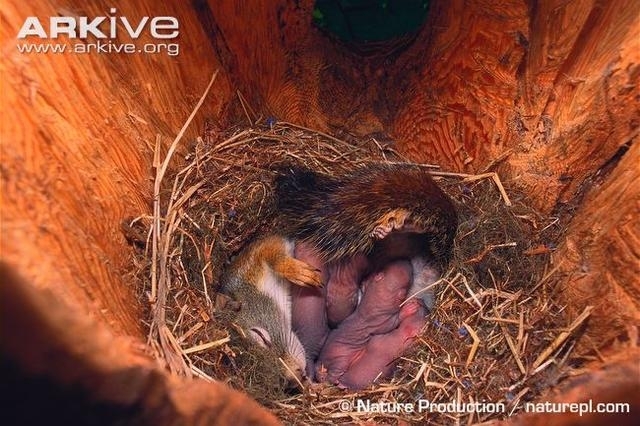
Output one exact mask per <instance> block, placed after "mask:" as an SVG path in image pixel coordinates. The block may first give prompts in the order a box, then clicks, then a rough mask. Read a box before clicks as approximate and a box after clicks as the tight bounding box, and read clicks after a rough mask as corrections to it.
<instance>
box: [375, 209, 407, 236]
mask: <svg viewBox="0 0 640 426" xmlns="http://www.w3.org/2000/svg"><path fill="white" fill-rule="evenodd" d="M408 217H409V212H408V211H407V210H405V209H395V210H391V211H390V212H389V213H387V214H385V215H384V216H382V217H381V218H380V220H378V222H376V226H375V227H374V228H373V232H371V237H373V238H375V239H377V240H382V239H383V238H385V237H386V236H387V235H389V233H391V231H393V230H396V229H402V227H403V226H404V222H405V220H407V218H408Z"/></svg>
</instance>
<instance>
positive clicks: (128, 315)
mask: <svg viewBox="0 0 640 426" xmlns="http://www.w3.org/2000/svg"><path fill="white" fill-rule="evenodd" d="M5 3H7V4H3V7H2V8H1V9H2V10H0V16H1V17H2V25H1V26H0V48H1V49H2V62H0V73H1V75H0V77H1V78H0V81H1V84H2V94H1V96H2V108H3V113H2V115H1V117H0V123H1V128H0V140H1V146H0V155H1V156H2V167H1V169H0V177H1V179H2V187H1V189H0V191H1V192H0V195H1V197H2V198H1V200H2V208H1V212H0V213H1V215H2V216H1V220H2V223H1V228H2V229H1V247H0V250H1V256H2V260H3V261H5V262H6V263H7V265H8V267H10V268H12V269H13V270H15V271H17V272H18V273H19V274H20V275H22V276H23V277H25V278H26V281H27V282H29V283H30V284H29V286H30V285H31V284H33V286H34V287H35V288H37V289H39V290H40V291H42V292H46V293H51V297H50V298H47V300H48V301H49V302H50V303H52V304H56V303H58V302H56V301H60V303H61V304H62V306H71V307H73V309H72V310H71V311H72V312H71V313H70V315H71V317H73V316H77V317H82V316H87V317H89V318H90V320H91V321H93V323H95V324H99V326H98V328H100V330H98V334H100V335H108V336H109V338H108V340H111V341H112V345H113V348H116V349H117V351H116V352H118V353H117V354H115V352H113V351H109V350H104V353H103V354H102V355H101V356H102V358H101V359H102V361H100V362H101V363H102V364H101V365H106V364H109V362H114V365H118V366H124V365H136V366H145V367H144V368H148V366H149V362H150V361H149V359H148V357H147V356H145V355H143V354H140V353H138V352H137V350H136V349H135V348H136V344H139V343H140V342H142V341H143V340H142V339H143V337H144V336H143V335H142V334H143V333H142V329H141V326H140V317H141V309H140V306H139V305H138V302H137V298H136V295H135V294H134V287H135V285H134V283H132V282H130V281H129V278H127V276H128V275H127V273H128V271H129V270H130V264H129V255H128V248H127V246H126V243H125V241H124V238H123V236H122V235H121V233H120V231H119V229H120V222H121V220H122V219H123V218H125V217H128V216H132V215H137V214H139V213H140V212H149V211H150V204H151V197H152V195H151V184H150V183H151V181H150V176H152V174H153V169H152V159H153V146H154V143H155V142H154V141H155V139H156V135H160V136H161V137H162V138H163V144H164V148H165V149H166V145H167V143H168V142H169V141H170V140H171V139H172V138H173V137H174V136H175V135H176V133H177V132H178V130H179V129H180V127H181V126H182V124H183V123H184V122H185V120H186V118H187V116H188V115H189V113H190V112H191V109H192V108H193V106H194V105H195V103H196V101H197V100H198V98H199V97H200V95H201V94H202V92H203V90H204V88H205V87H206V84H207V82H208V81H209V78H210V77H211V75H212V74H213V72H214V71H215V70H217V69H220V74H219V75H218V78H217V80H216V82H215V85H214V87H213V89H212V91H211V93H210V95H209V97H208V98H207V100H206V102H205V104H204V105H203V107H202V109H201V111H200V112H199V113H198V115H197V116H196V118H195V120H194V122H193V123H192V125H191V127H190V129H189V130H188V132H187V135H186V137H185V141H184V143H183V145H182V148H181V150H180V151H179V153H178V155H177V156H176V157H175V158H179V154H180V153H183V152H185V151H184V149H186V148H185V147H186V146H187V145H188V140H189V139H193V138H194V137H196V136H198V135H199V134H201V130H202V125H203V121H204V119H205V118H208V117H211V118H213V119H215V120H216V121H217V122H218V123H219V124H220V125H221V126H222V127H225V126H226V125H229V124H234V123H236V122H237V120H242V122H243V123H247V121H246V119H245V118H244V112H243V110H242V109H241V108H240V107H239V104H238V102H237V100H236V98H237V96H236V90H238V91H239V92H240V93H241V94H242V96H243V97H244V98H245V99H246V100H247V102H248V104H249V105H250V107H252V108H253V109H254V110H255V111H256V112H257V115H261V116H263V117H264V116H266V115H272V116H274V117H275V118H276V119H278V120H281V121H293V122H296V123H299V124H302V125H306V126H309V127H313V128H315V129H318V130H322V131H328V132H331V133H334V134H336V135H338V136H340V137H344V138H349V137H350V135H355V136H357V137H359V138H365V139H366V138H368V137H372V136H375V137H376V138H377V139H379V140H380V138H385V137H388V138H390V139H393V140H395V145H394V147H395V148H396V149H397V150H399V151H400V152H402V153H403V154H405V155H406V156H407V157H408V158H409V159H411V160H414V161H422V162H429V163H437V164H440V165H442V166H443V167H444V168H445V169H448V170H457V171H466V172H478V171H483V170H485V169H487V168H490V169H496V170H497V171H498V172H499V173H500V175H501V177H502V180H503V181H504V182H507V183H510V184H512V185H517V186H519V187H520V188H521V189H523V190H524V191H525V192H526V193H527V194H528V195H529V196H530V198H531V200H532V201H533V203H534V204H535V205H536V206H537V207H538V208H540V209H541V210H543V211H545V212H551V211H554V210H557V209H559V208H560V207H562V206H564V205H569V206H571V207H572V210H573V212H574V214H573V218H572V219H573V220H572V223H571V224H570V227H569V228H568V230H567V231H566V233H565V234H564V235H563V236H562V237H561V241H560V247H559V249H558V250H557V251H556V253H555V254H554V261H555V262H562V264H561V265H562V266H561V267H560V268H559V270H558V275H560V276H563V277H567V278H566V279H565V280H563V281H561V282H560V283H559V294H560V296H561V297H564V298H565V300H566V301H567V303H568V305H569V308H568V309H569V310H571V311H572V312H581V310H582V308H583V307H584V306H586V305H594V306H595V310H594V311H593V314H592V316H591V319H590V323H589V325H590V328H589V331H588V334H587V337H588V338H589V339H590V340H589V341H588V342H589V347H588V348H586V349H593V348H600V347H601V346H603V345H608V343H609V342H611V341H613V340H617V339H623V338H625V336H627V335H629V334H631V335H633V330H635V329H636V327H637V326H638V325H639V324H638V319H639V316H638V311H639V306H638V302H637V301H638V297H639V296H640V291H639V289H640V283H639V280H638V276H640V271H639V270H638V264H639V262H640V254H639V253H640V230H639V228H638V216H639V210H640V200H639V198H640V196H639V192H638V188H637V187H638V185H637V182H639V181H640V176H639V174H640V168H639V167H638V162H639V161H640V158H639V153H638V152H639V150H640V148H638V129H639V126H640V109H639V108H638V100H639V99H640V45H639V43H640V42H639V40H640V2H637V1H634V0H619V1H615V2H613V1H606V0H575V1H571V2H567V1H562V0H551V1H530V2H525V1H518V0H509V1H504V2H494V1H487V0H468V1H464V0H451V1H449V0H434V1H433V2H432V5H431V11H430V14H429V18H428V20H427V22H426V23H425V26H424V27H423V28H422V30H420V32H419V33H418V34H416V35H415V37H414V38H412V39H407V41H406V45H404V46H402V48H398V46H399V45H397V44H389V45H387V46H381V47H380V48H379V50H375V49H374V50H369V51H368V53H367V55H366V56H361V55H359V54H357V53H355V52H354V51H353V50H350V49H349V48H348V46H345V45H343V44H341V43H338V42H336V41H334V40H332V39H330V38H328V37H326V36H325V35H323V34H322V32H321V31H320V30H318V29H317V28H315V27H313V26H312V25H311V13H312V9H313V0H302V1H299V2H289V1H286V0H272V1H270V2H251V5H250V6H248V5H246V4H245V3H244V2H238V1H233V0H220V1H214V0H197V1H194V2H178V1H176V2H161V3H157V2H151V1H139V2H133V3H132V2H125V1H124V0H122V1H111V2H107V1H104V0H95V1H91V2H86V1H85V2H81V1H77V0H72V1H70V2H67V3H65V5H64V8H60V6H59V4H58V3H57V2H53V1H51V0H35V1H32V2H28V3H25V2H18V1H10V2H5ZM110 7H116V8H117V10H118V14H119V15H122V16H127V18H129V19H130V20H131V21H134V22H137V21H138V20H139V19H140V18H141V17H143V16H160V15H168V16H175V17H176V18H178V20H179V23H180V36H179V39H178V40H177V42H178V43H179V46H180V54H179V55H178V56H175V57H171V56H167V55H163V54H156V55H151V54H133V55H122V54H87V55H81V54H75V55H74V54H64V55H63V54H31V55H29V54H21V53H19V52H18V51H17V49H16V45H17V43H18V40H16V34H17V32H18V30H19V28H20V27H21V25H22V24H23V22H24V20H25V18H26V17H27V16H38V17H39V18H41V19H43V20H46V19H48V17H50V16H56V15H58V14H60V15H67V16H68V15H74V14H77V15H86V16H103V15H106V14H107V13H108V10H109V8H110ZM146 41H149V40H148V38H145V39H143V40H141V42H146ZM252 118H255V117H252ZM247 124H248V123H247ZM621 147H625V148H624V149H623V150H622V151H619V150H620V148H621ZM626 149H628V152H626V153H625V154H624V155H622V154H623V151H624V150H626ZM616 153H618V154H620V155H618V156H616ZM583 196H584V198H582V197H583ZM38 306H39V308H38V309H41V310H46V309H45V308H44V307H43V306H42V305H38ZM55 309H56V310H58V308H55ZM43 318H45V321H51V323H52V324H53V323H56V321H57V320H55V319H54V318H53V317H50V316H46V315H45V316H43ZM69 321H70V322H69V324H72V323H73V320H72V319H69ZM56 324H58V326H59V324H62V323H56ZM62 328H64V327H62ZM71 329H74V328H71ZM83 330H86V327H85V328H83ZM629 330H631V331H629ZM65 336H66V337H65ZM61 338H64V339H67V338H69V339H70V340H69V342H68V345H69V346H68V348H69V351H73V350H75V349H77V348H78V346H76V345H80V343H79V342H78V341H76V340H74V339H71V337H69V336H67V335H66V334H64V332H61ZM103 340H105V339H103ZM74 348H75V349H74ZM101 348H103V346H96V347H93V346H92V347H89V348H88V349H87V350H88V351H89V352H91V351H93V350H97V351H102V350H103V349H101ZM583 349H584V348H583ZM89 352H87V353H84V355H81V356H86V357H88V358H90V357H92V355H91V354H89ZM24 354H25V356H27V355H29V354H30V355H33V354H34V353H33V352H28V349H25V352H24ZM116 356H118V357H120V358H119V361H117V362H116V361H115V359H116ZM636 359H637V358H636ZM141 368H142V367H141ZM149 368H150V367H149ZM103 373H105V371H103ZM105 374H106V373H105ZM158 374H160V376H161V377H163V379H162V380H166V384H167V389H168V392H169V393H171V394H172V395H173V397H172V398H174V399H173V401H174V403H175V406H179V405H180V404H182V403H184V404H188V402H185V401H187V400H188V398H187V395H189V392H188V391H185V392H184V393H182V391H183V389H185V388H191V389H198V395H201V398H200V399H197V400H194V401H197V402H194V403H193V404H194V406H195V405H198V404H201V403H202V404H205V405H206V402H205V400H206V399H207V398H206V396H207V395H211V397H212V398H216V395H219V394H216V392H218V391H220V390H219V388H217V387H216V386H213V387H211V386H212V385H205V384H201V383H186V382H182V381H180V380H178V379H175V378H166V377H165V376H163V375H162V374H161V373H158ZM200 392H201V393H200ZM220 392H222V391H220ZM223 400H224V401H226V402H225V403H228V404H229V406H233V407H236V408H234V409H232V410H231V412H234V411H233V410H235V409H237V410H240V409H241V408H240V407H239V404H241V403H242V401H243V400H242V399H232V400H226V399H224V398H223ZM229 401H231V402H229ZM234 404H235V405H234ZM219 407H220V406H219ZM192 408H193V407H192Z"/></svg>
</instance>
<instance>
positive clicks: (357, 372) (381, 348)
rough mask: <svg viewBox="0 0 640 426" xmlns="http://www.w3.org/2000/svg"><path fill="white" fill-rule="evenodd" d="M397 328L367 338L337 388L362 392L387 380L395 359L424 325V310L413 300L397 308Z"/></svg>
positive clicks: (408, 347)
mask: <svg viewBox="0 0 640 426" xmlns="http://www.w3.org/2000/svg"><path fill="white" fill-rule="evenodd" d="M399 318H400V325H398V328H396V329H395V330H392V331H391V332H389V333H387V334H376V335H373V336H371V340H369V343H367V346H366V347H365V348H364V350H361V351H360V353H359V355H360V356H359V357H358V358H356V359H354V360H353V362H352V363H351V364H350V365H349V368H348V369H347V371H346V372H345V373H344V374H343V375H342V376H341V377H340V378H339V379H338V385H340V386H341V387H346V388H349V389H362V388H365V387H367V386H369V385H370V384H372V383H373V382H375V381H376V379H378V378H382V379H384V378H386V377H389V376H390V375H391V374H392V373H393V370H394V368H395V365H396V362H395V361H396V360H397V359H398V358H399V357H400V356H402V354H403V353H404V352H405V351H407V350H409V349H410V348H411V345H412V344H413V342H414V341H415V337H416V336H418V334H420V330H421V329H422V326H423V325H424V324H425V309H424V306H422V304H421V303H419V302H418V301H417V300H416V299H411V300H410V301H409V302H407V303H406V304H404V305H403V306H402V308H400V315H399Z"/></svg>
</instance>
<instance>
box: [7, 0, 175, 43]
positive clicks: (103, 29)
mask: <svg viewBox="0 0 640 426" xmlns="http://www.w3.org/2000/svg"><path fill="white" fill-rule="evenodd" d="M116 13H117V10H116V8H115V7H112V8H111V9H109V14H110V16H98V17H94V18H89V17H87V16H51V17H49V19H48V22H46V21H45V23H44V24H43V22H42V21H41V20H40V19H39V18H38V17H36V16H29V17H27V18H26V19H25V21H24V23H23V24H22V28H20V31H19V32H18V36H17V38H18V39H26V38H28V37H37V38H40V39H57V38H58V37H59V36H67V37H68V38H70V39H75V38H78V39H84V38H87V37H89V36H93V37H95V38H97V39H115V38H117V37H118V36H119V35H122V34H123V33H124V34H126V35H128V36H129V37H131V38H132V39H137V38H139V37H140V36H141V35H142V34H143V33H144V32H145V31H146V32H148V33H149V35H151V37H153V38H155V39H162V40H166V39H173V38H176V37H178V35H179V33H180V29H179V25H180V24H179V22H178V19H177V18H175V17H173V16H156V17H149V16H143V17H142V18H141V19H140V20H139V21H138V22H135V20H134V22H131V21H130V20H129V19H128V18H127V17H126V16H117V15H116ZM119 24H121V25H119Z"/></svg>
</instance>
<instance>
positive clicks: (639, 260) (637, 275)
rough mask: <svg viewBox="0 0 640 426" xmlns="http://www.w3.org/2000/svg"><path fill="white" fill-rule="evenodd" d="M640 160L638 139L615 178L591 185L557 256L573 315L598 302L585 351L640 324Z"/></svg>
mask: <svg viewBox="0 0 640 426" xmlns="http://www.w3.org/2000/svg"><path fill="white" fill-rule="evenodd" d="M639 164H640V144H638V143H635V144H634V145H633V146H631V148H630V149H629V151H628V152H627V153H626V154H625V156H624V157H623V158H622V160H621V161H620V163H619V164H618V166H617V167H616V168H615V169H614V171H613V172H612V174H611V175H610V176H609V178H608V179H607V180H606V181H605V182H604V183H602V184H600V185H594V186H593V187H592V188H591V189H590V191H589V193H588V194H587V197H586V198H585V200H584V203H583V204H582V206H581V210H580V211H579V212H578V213H577V214H576V217H575V218H574V220H573V222H572V223H571V226H570V228H569V229H568V230H567V236H566V240H565V241H564V243H563V244H562V245H561V246H560V247H559V248H558V252H557V254H556V256H555V258H556V259H557V260H558V261H562V264H561V267H560V271H559V273H560V275H561V276H562V275H564V276H567V277H568V278H567V279H566V280H565V281H564V282H563V283H562V287H561V289H560V292H561V296H562V297H563V298H564V300H565V303H566V304H567V305H568V309H569V311H570V313H571V314H572V315H573V316H577V315H578V314H579V313H580V312H581V311H582V310H583V309H584V308H585V307H586V306H590V305H591V306H594V311H593V313H592V319H591V321H590V322H589V327H588V328H587V330H586V335H587V336H588V337H589V339H588V340H586V341H584V340H583V341H582V348H581V349H582V351H584V352H588V351H590V350H592V349H594V348H597V349H603V348H605V347H607V346H609V345H610V344H611V342H612V340H614V339H617V338H623V339H626V338H627V334H628V333H629V332H631V333H632V334H633V333H637V331H635V332H633V331H630V330H633V329H635V330H637V328H638V327H640V222H639V221H638V218H639V217H640V185H638V182H640V167H638V165H639Z"/></svg>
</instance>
